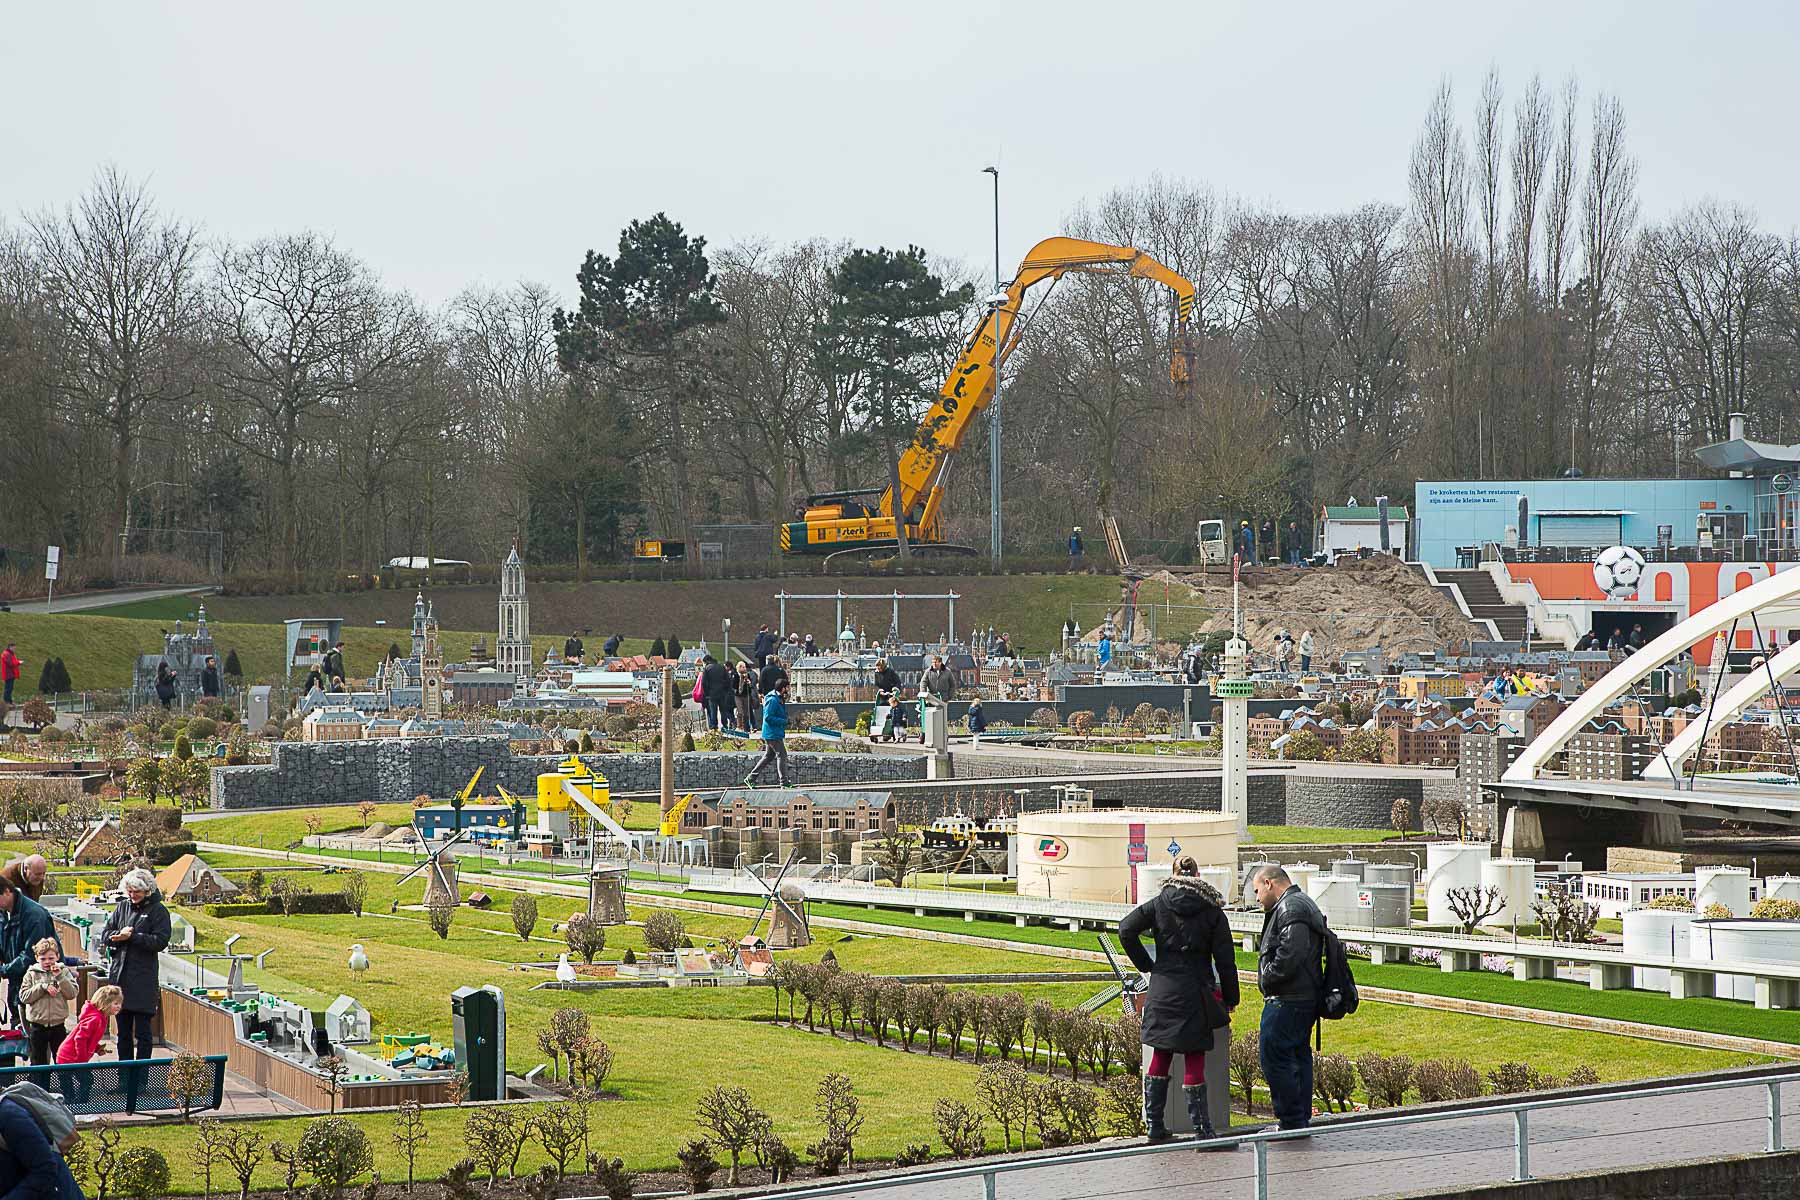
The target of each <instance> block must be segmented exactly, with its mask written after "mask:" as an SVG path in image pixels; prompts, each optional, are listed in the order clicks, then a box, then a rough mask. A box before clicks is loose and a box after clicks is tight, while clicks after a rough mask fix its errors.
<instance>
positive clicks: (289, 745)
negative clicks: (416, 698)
mask: <svg viewBox="0 0 1800 1200" xmlns="http://www.w3.org/2000/svg"><path fill="white" fill-rule="evenodd" d="M567 757H568V756H567V755H555V754H552V755H526V754H514V753H512V751H511V749H510V747H509V744H508V742H507V739H506V738H505V737H501V736H489V737H466V738H373V739H369V740H366V741H354V742H279V743H277V744H276V745H275V747H274V751H273V761H272V762H271V763H270V764H269V765H267V766H247V767H214V768H213V772H212V793H211V806H212V807H213V808H218V809H235V808H271V807H299V806H306V805H318V804H343V803H346V802H350V801H355V800H364V799H367V800H374V801H376V802H378V803H403V802H406V801H410V800H412V799H413V797H415V796H419V795H427V796H433V797H439V798H442V797H447V796H450V795H453V794H454V793H456V792H459V791H461V790H462V788H463V787H464V786H465V785H466V784H467V783H468V782H469V777H470V776H471V775H473V774H474V773H475V769H476V768H477V767H484V768H486V770H485V771H484V772H483V774H482V777H481V787H482V788H484V789H485V788H491V787H493V785H495V784H498V785H499V786H501V787H504V788H506V789H507V790H508V791H511V792H516V793H520V794H526V795H535V794H536V792H537V777H538V775H539V774H541V773H543V772H545V771H549V770H552V769H554V768H555V766H556V764H558V763H559V762H562V761H563V760H564V759H566V758H567ZM757 758H758V755H757V754H756V753H755V752H750V751H718V752H715V753H693V754H677V755H676V756H675V788H676V790H677V791H683V792H686V791H694V790H697V789H704V788H724V787H734V786H737V785H739V784H741V783H743V781H744V775H745V774H746V773H747V772H748V771H749V770H750V768H751V767H752V766H754V765H755V763H756V760H757ZM582 760H583V761H584V762H586V763H588V764H589V765H591V766H592V767H593V768H594V769H595V770H596V771H598V772H599V773H600V774H602V775H604V776H605V777H606V778H607V780H608V782H609V783H611V784H612V787H613V790H614V791H619V792H650V791H655V790H657V788H658V787H659V786H660V783H661V778H662V760H661V756H659V755H656V754H589V755H584V756H582ZM788 762H789V767H790V769H791V771H792V774H793V776H794V779H795V780H796V782H799V783H803V784H804V783H813V784H818V783H845V784H885V783H898V782H900V781H902V780H908V779H923V778H925V758H924V756H922V755H898V754H791V755H789V758H788ZM770 782H771V783H772V782H773V780H772V779H771V780H770Z"/></svg>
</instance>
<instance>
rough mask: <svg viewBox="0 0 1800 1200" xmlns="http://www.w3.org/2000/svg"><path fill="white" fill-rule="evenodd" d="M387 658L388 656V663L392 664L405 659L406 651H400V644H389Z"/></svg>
mask: <svg viewBox="0 0 1800 1200" xmlns="http://www.w3.org/2000/svg"><path fill="white" fill-rule="evenodd" d="M387 656H388V661H389V662H392V661H394V660H395V659H396V658H405V657H406V651H404V650H402V649H400V643H399V642H389V643H388V652H387Z"/></svg>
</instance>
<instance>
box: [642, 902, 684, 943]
mask: <svg viewBox="0 0 1800 1200" xmlns="http://www.w3.org/2000/svg"><path fill="white" fill-rule="evenodd" d="M686 940H687V926H686V925H685V924H683V923H682V920H681V916H680V914H679V913H675V912H672V911H670V910H669V909H666V908H659V909H657V910H656V911H655V912H653V913H651V914H650V915H649V916H648V917H646V918H645V919H644V945H646V946H648V947H650V949H652V950H663V951H669V950H674V949H676V948H677V947H679V946H680V945H681V944H682V943H683V942H684V941H686Z"/></svg>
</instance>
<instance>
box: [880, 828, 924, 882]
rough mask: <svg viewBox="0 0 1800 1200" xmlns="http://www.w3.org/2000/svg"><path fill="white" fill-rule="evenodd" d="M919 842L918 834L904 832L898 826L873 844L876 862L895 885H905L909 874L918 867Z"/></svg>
mask: <svg viewBox="0 0 1800 1200" xmlns="http://www.w3.org/2000/svg"><path fill="white" fill-rule="evenodd" d="M919 844H920V843H919V838H918V836H917V835H916V834H912V833H906V832H903V831H902V830H900V829H899V828H897V827H896V828H894V829H890V830H888V831H887V832H885V833H883V834H882V836H881V837H880V838H878V839H876V841H875V843H874V846H873V849H874V851H875V862H876V863H877V864H878V865H879V866H880V867H881V870H882V873H883V874H884V875H887V876H888V877H889V878H891V879H892V880H893V881H894V886H895V887H905V886H906V878H907V876H908V875H911V874H912V873H913V871H914V870H915V869H917V866H918V860H919Z"/></svg>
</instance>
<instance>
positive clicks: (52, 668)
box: [38, 658, 56, 696]
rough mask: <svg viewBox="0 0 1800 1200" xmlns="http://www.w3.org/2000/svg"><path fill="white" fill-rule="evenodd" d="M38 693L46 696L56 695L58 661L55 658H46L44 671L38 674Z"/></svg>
mask: <svg viewBox="0 0 1800 1200" xmlns="http://www.w3.org/2000/svg"><path fill="white" fill-rule="evenodd" d="M38 692H39V694H40V695H45V696H53V695H55V694H56V660H55V659H54V658H46V659H45V660H44V669H43V670H41V671H39V672H38Z"/></svg>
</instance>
